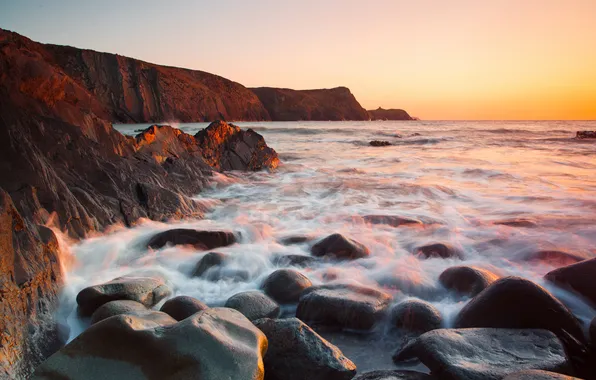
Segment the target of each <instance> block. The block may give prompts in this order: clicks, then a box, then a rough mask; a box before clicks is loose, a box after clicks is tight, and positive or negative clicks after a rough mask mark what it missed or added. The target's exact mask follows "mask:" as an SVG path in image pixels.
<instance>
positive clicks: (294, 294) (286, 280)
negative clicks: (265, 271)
mask: <svg viewBox="0 0 596 380" xmlns="http://www.w3.org/2000/svg"><path fill="white" fill-rule="evenodd" d="M311 286H312V282H311V281H310V280H309V279H308V277H306V276H305V275H303V274H302V273H300V272H298V271H295V270H293V269H278V270H276V271H275V272H273V273H271V274H270V275H269V276H268V277H267V278H266V279H265V281H264V282H263V285H262V286H261V289H263V291H264V292H265V294H267V295H268V296H269V297H271V298H272V299H273V300H275V301H277V302H279V303H282V304H284V303H295V302H298V299H299V298H300V295H301V294H302V292H303V291H304V290H305V289H307V288H310V287H311Z"/></svg>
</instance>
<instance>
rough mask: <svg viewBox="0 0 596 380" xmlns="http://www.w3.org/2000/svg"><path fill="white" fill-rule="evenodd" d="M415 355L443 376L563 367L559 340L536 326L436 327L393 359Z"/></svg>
mask: <svg viewBox="0 0 596 380" xmlns="http://www.w3.org/2000/svg"><path fill="white" fill-rule="evenodd" d="M412 358H418V359H420V361H421V362H422V363H423V364H424V365H426V366H427V367H428V368H429V369H430V370H431V373H432V374H433V375H434V376H437V377H438V378H440V379H446V380H461V379H470V380H473V379H478V380H490V379H495V380H500V379H502V378H503V377H505V376H507V375H509V374H512V373H515V372H518V371H521V370H527V369H542V370H549V371H558V372H560V371H566V370H568V368H569V363H568V359H567V356H566V353H565V349H564V348H563V345H562V344H561V341H560V340H559V339H558V338H557V337H556V335H554V334H553V333H552V332H550V331H547V330H540V329H492V328H489V329H484V328H480V329H438V330H433V331H429V332H427V333H425V334H423V335H421V336H420V337H419V338H417V339H415V340H414V341H412V342H410V343H408V345H406V347H405V348H404V349H403V350H401V351H399V352H397V353H396V355H394V357H393V359H394V361H396V363H400V362H403V361H404V360H408V359H412Z"/></svg>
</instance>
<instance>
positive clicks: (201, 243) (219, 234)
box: [147, 228, 236, 250]
mask: <svg viewBox="0 0 596 380" xmlns="http://www.w3.org/2000/svg"><path fill="white" fill-rule="evenodd" d="M235 242H236V237H235V236H234V233H233V232H231V231H199V230H193V229H188V228H175V229H173V230H167V231H164V232H160V233H158V234H156V235H154V236H153V237H152V238H151V239H150V240H149V242H147V247H149V248H153V249H159V248H162V247H164V246H165V245H168V244H169V245H192V246H193V247H195V248H196V249H201V250H206V249H213V248H218V247H226V246H228V245H232V244H234V243H235Z"/></svg>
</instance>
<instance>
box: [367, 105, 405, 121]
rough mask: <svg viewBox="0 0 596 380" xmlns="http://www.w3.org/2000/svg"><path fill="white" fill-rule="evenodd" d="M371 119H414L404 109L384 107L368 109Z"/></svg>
mask: <svg viewBox="0 0 596 380" xmlns="http://www.w3.org/2000/svg"><path fill="white" fill-rule="evenodd" d="M367 112H368V114H369V115H370V119H371V120H413V119H412V117H411V116H410V115H408V113H407V112H406V111H404V110H402V109H396V108H391V109H384V108H381V107H379V108H377V109H376V110H369V111H367Z"/></svg>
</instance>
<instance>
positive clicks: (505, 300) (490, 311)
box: [455, 277, 584, 342]
mask: <svg viewBox="0 0 596 380" xmlns="http://www.w3.org/2000/svg"><path fill="white" fill-rule="evenodd" d="M455 327H458V328H463V327H497V328H518V329H524V328H535V329H546V330H550V331H552V332H554V333H555V334H557V336H559V337H560V338H561V339H565V337H566V335H567V334H570V335H571V336H573V337H574V338H575V339H577V340H578V341H580V342H583V341H584V337H583V332H582V328H581V325H580V324H579V322H578V320H577V319H576V318H575V316H573V314H571V312H570V311H569V310H568V309H567V308H566V307H565V306H564V305H563V304H562V303H561V302H559V301H558V300H557V299H556V298H554V297H553V296H552V295H551V294H550V293H549V292H548V291H547V290H546V289H544V288H542V287H541V286H538V285H536V284H534V283H533V282H531V281H528V280H525V279H523V278H519V277H505V278H502V279H500V280H497V281H496V282H494V283H493V284H492V285H490V286H489V287H488V288H486V289H485V290H483V291H482V292H481V293H479V294H478V295H477V296H476V297H474V298H473V299H472V300H471V301H470V302H469V303H468V304H467V305H466V306H465V307H464V308H463V309H462V310H461V311H460V313H459V314H458V316H457V318H456V320H455Z"/></svg>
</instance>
